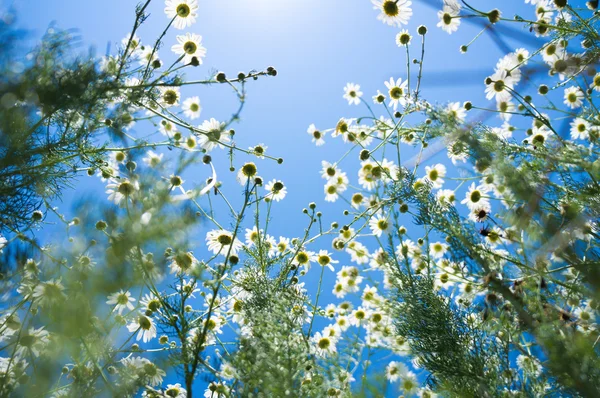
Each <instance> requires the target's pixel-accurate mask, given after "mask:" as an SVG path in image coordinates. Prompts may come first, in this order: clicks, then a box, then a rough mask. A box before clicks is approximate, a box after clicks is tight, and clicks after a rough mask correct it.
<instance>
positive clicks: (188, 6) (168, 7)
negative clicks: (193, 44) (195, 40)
mask: <svg viewBox="0 0 600 398" xmlns="http://www.w3.org/2000/svg"><path fill="white" fill-rule="evenodd" d="M165 14H167V17H168V18H171V19H173V26H174V27H175V29H185V28H187V27H189V26H192V24H194V22H196V17H197V16H198V0H166V2H165Z"/></svg>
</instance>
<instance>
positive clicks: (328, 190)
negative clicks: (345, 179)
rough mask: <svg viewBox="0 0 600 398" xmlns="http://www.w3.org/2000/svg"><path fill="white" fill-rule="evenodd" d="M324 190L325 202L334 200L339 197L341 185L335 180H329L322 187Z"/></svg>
mask: <svg viewBox="0 0 600 398" xmlns="http://www.w3.org/2000/svg"><path fill="white" fill-rule="evenodd" d="M323 190H324V191H325V200H326V201H327V202H335V201H336V200H338V198H339V197H340V195H339V193H340V191H341V187H340V186H339V185H337V184H336V183H335V181H329V182H327V184H325V187H324V189H323Z"/></svg>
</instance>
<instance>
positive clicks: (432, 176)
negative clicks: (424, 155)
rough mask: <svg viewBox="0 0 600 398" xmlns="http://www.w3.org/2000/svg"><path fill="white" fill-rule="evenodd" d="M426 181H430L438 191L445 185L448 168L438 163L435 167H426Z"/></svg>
mask: <svg viewBox="0 0 600 398" xmlns="http://www.w3.org/2000/svg"><path fill="white" fill-rule="evenodd" d="M425 173H426V174H425V179H426V180H427V181H429V182H430V183H431V185H432V187H433V188H435V189H438V188H441V187H442V185H444V177H445V176H446V166H444V165H443V164H441V163H438V164H436V165H434V166H425Z"/></svg>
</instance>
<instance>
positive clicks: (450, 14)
mask: <svg viewBox="0 0 600 398" xmlns="http://www.w3.org/2000/svg"><path fill="white" fill-rule="evenodd" d="M438 18H439V20H440V22H438V24H437V27H438V28H442V30H443V31H445V32H447V33H448V34H452V32H456V31H457V30H458V27H459V26H460V17H459V16H458V11H457V10H456V9H455V8H453V7H448V6H444V8H443V9H442V10H440V11H438Z"/></svg>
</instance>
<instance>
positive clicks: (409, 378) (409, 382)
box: [400, 370, 419, 396]
mask: <svg viewBox="0 0 600 398" xmlns="http://www.w3.org/2000/svg"><path fill="white" fill-rule="evenodd" d="M400 388H401V389H402V390H403V391H404V394H405V395H406V396H412V395H413V394H414V393H415V392H417V390H418V389H419V381H418V380H417V375H415V374H414V373H413V372H411V371H410V370H407V371H406V372H404V374H403V375H402V381H401V382H400Z"/></svg>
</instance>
